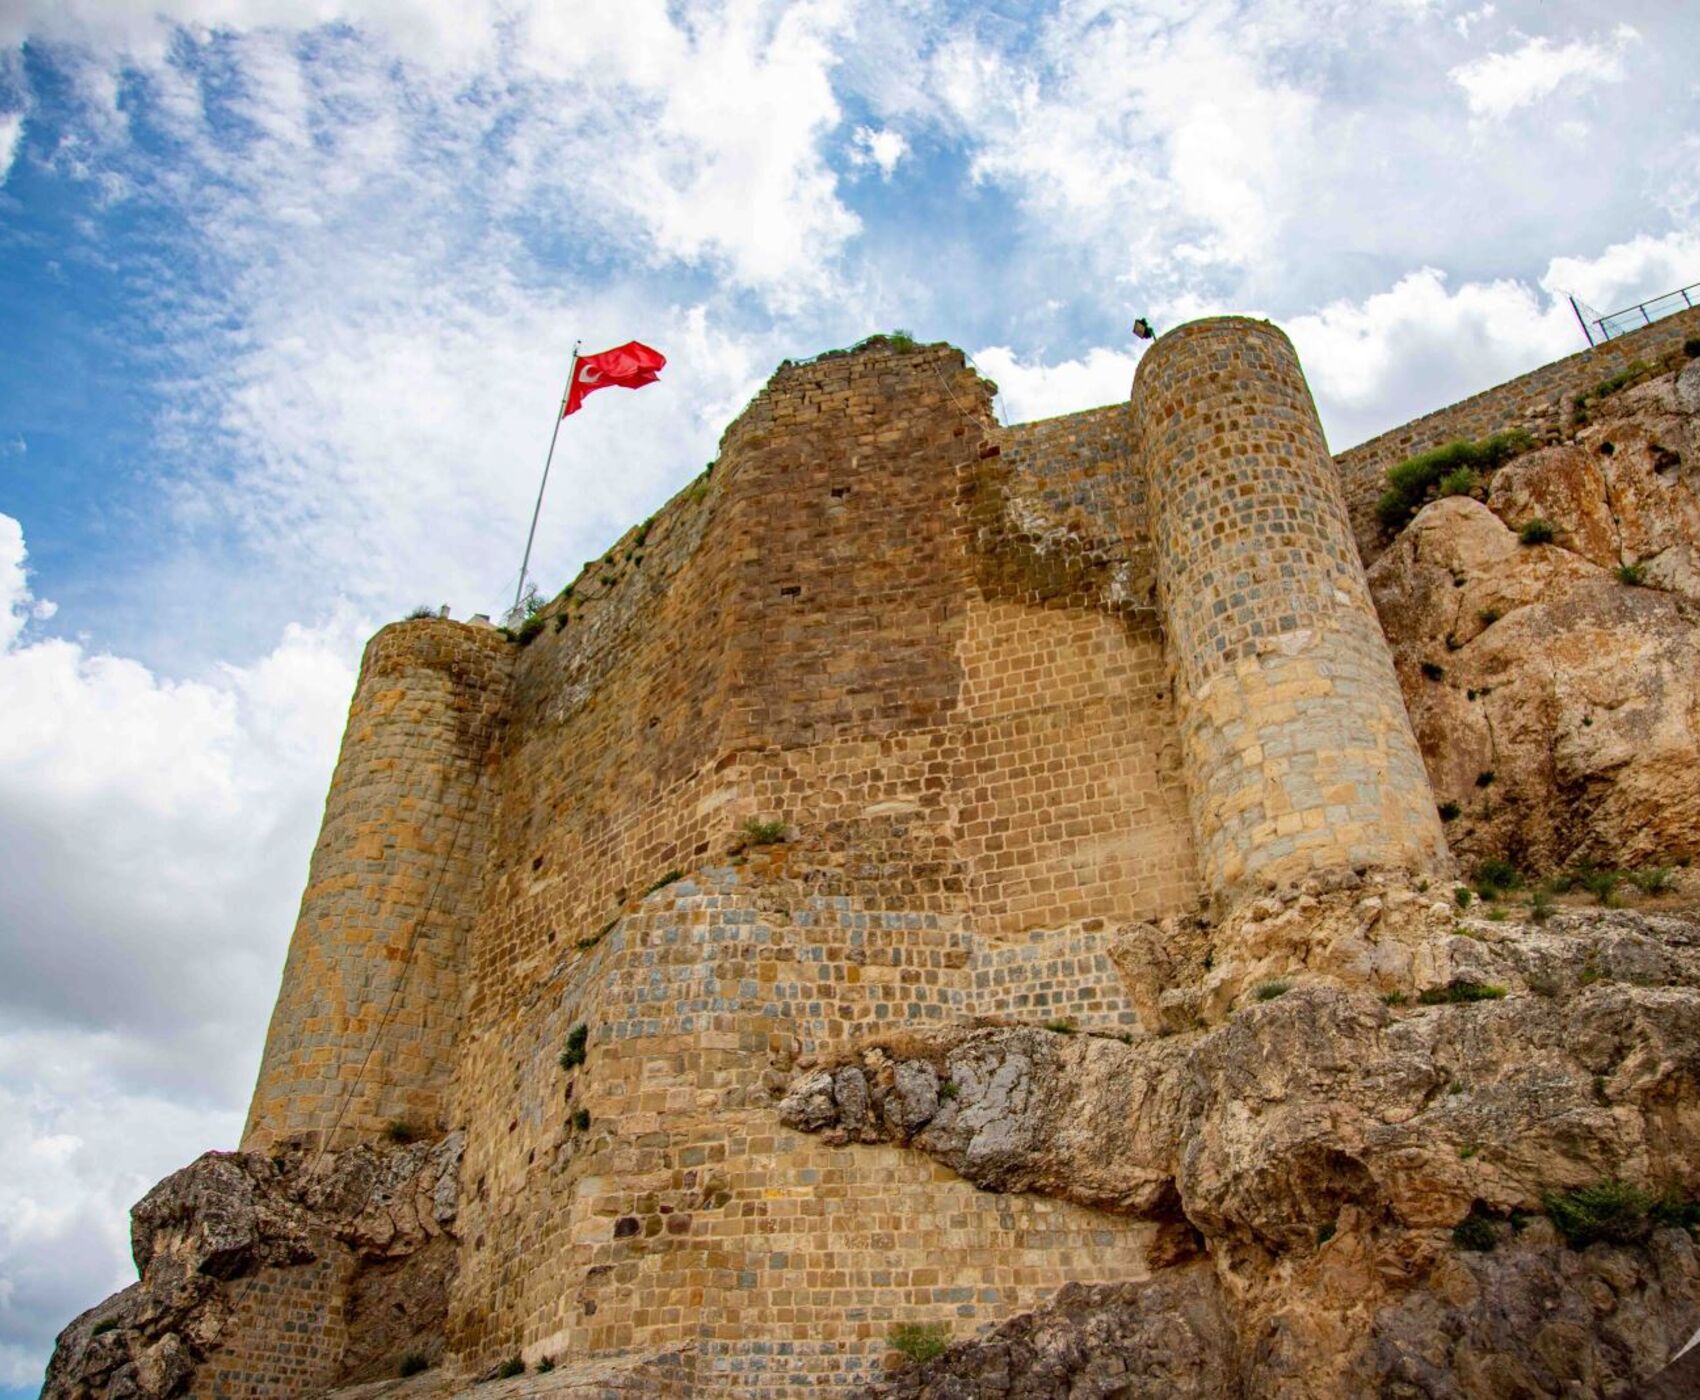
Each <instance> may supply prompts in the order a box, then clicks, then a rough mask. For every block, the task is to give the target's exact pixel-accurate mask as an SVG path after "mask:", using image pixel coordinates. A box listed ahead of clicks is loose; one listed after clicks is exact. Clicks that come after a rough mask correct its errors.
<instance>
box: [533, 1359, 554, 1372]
mask: <svg viewBox="0 0 1700 1400" xmlns="http://www.w3.org/2000/svg"><path fill="white" fill-rule="evenodd" d="M536 1369H537V1374H538V1375H540V1376H546V1375H548V1374H549V1372H551V1371H553V1370H554V1369H555V1358H554V1357H552V1356H540V1357H538V1358H537V1368H536Z"/></svg>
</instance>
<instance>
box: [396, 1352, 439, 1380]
mask: <svg viewBox="0 0 1700 1400" xmlns="http://www.w3.org/2000/svg"><path fill="white" fill-rule="evenodd" d="M430 1369H431V1363H430V1362H429V1361H427V1360H426V1359H425V1358H424V1357H423V1356H421V1355H420V1354H419V1353H418V1352H416V1351H410V1352H408V1353H407V1355H406V1356H404V1357H402V1358H401V1360H400V1361H398V1362H397V1363H396V1368H395V1373H396V1375H398V1376H417V1375H418V1374H419V1373H420V1372H421V1371H428V1370H430Z"/></svg>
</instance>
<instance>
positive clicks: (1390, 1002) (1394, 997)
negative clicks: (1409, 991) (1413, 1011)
mask: <svg viewBox="0 0 1700 1400" xmlns="http://www.w3.org/2000/svg"><path fill="white" fill-rule="evenodd" d="M1409 1000H1410V998H1409V997H1408V996H1406V995H1405V994H1404V993H1403V992H1384V993H1382V997H1381V1003H1382V1005H1383V1006H1403V1005H1404V1004H1405V1003H1406V1002H1407V1001H1409Z"/></svg>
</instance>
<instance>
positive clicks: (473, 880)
mask: <svg viewBox="0 0 1700 1400" xmlns="http://www.w3.org/2000/svg"><path fill="white" fill-rule="evenodd" d="M515 650H516V649H515V648H514V647H513V646H512V645H511V644H510V643H509V642H508V641H507V640H506V639H505V638H504V637H503V636H502V634H501V633H500V632H498V631H496V630H495V629H494V628H490V627H473V626H467V625H464V624H461V623H456V622H447V621H437V620H434V619H432V620H421V621H415V622H403V623H396V624H395V625H393V626H390V627H386V628H384V629H383V630H382V631H381V632H379V633H378V634H377V636H375V637H373V638H372V640H371V641H370V642H369V643H368V644H367V647H366V655H365V657H364V659H363V660H362V662H361V666H360V681H359V684H358V685H357V686H356V687H355V692H354V701H353V704H352V705H351V706H350V708H349V714H348V728H347V730H346V731H345V732H344V735H343V741H342V754H341V756H340V757H339V758H338V760H337V766H336V773H335V775H334V776H333V777H332V779H331V789H330V795H329V796H328V797H327V798H326V800H325V819H324V824H323V826H322V827H321V828H320V831H319V842H318V845H317V846H316V847H315V848H314V850H313V861H312V866H311V869H310V870H309V872H308V876H307V892H306V894H305V895H304V896H303V897H302V900H301V913H300V916H299V918H298V919H297V921H296V925H295V933H294V936H293V937H292V938H291V940H290V944H289V957H288V960H287V961H286V963H285V964H284V969H283V986H282V989H281V990H280V991H279V993H278V999H277V1006H276V1009H275V1010H274V1011H273V1012H272V1021H271V1029H270V1031H269V1032H268V1034H267V1036H266V1050H265V1056H264V1058H263V1059H262V1061H261V1064H260V1076H259V1082H258V1084H257V1085H256V1086H255V1089H254V1101H253V1104H252V1105H251V1107H250V1108H249V1110H248V1126H247V1129H246V1131H245V1132H244V1133H243V1135H242V1145H243V1147H244V1148H246V1149H248V1150H252V1151H263V1150H265V1149H266V1148H268V1147H269V1146H270V1145H271V1144H273V1143H275V1142H277V1141H279V1140H280V1139H283V1138H288V1137H297V1136H311V1137H316V1138H318V1139H319V1140H321V1141H325V1140H327V1139H334V1142H332V1143H331V1145H341V1144H346V1143H350V1142H358V1141H370V1140H372V1139H374V1138H376V1137H377V1136H379V1135H380V1134H382V1133H383V1132H385V1131H386V1129H388V1128H389V1127H390V1125H392V1124H406V1125H408V1127H409V1128H411V1129H413V1130H414V1131H418V1132H423V1133H429V1132H433V1131H435V1130H437V1129H438V1128H439V1127H441V1126H443V1125H442V1124H441V1122H440V1120H441V1117H442V1112H443V1105H444V1098H445V1094H446V1091H447V1088H448V1082H449V1076H450V1071H451V1068H452V1063H453V1061H452V1053H453V1047H454V1040H455V1037H456V1036H457V1034H458V1033H459V1031H460V1016H461V975H462V965H463V961H464V956H465V950H466V943H467V936H468V932H469V930H470V928H471V926H472V922H473V919H474V918H475V916H476V914H477V901H478V894H479V883H480V876H481V874H482V871H483V868H484V864H485V858H486V854H487V851H488V842H489V836H490V825H491V821H492V812H493V811H494V807H495V791H494V789H495V784H494V782H492V781H485V780H484V773H485V770H486V768H487V767H488V766H489V765H490V764H492V763H493V762H494V761H495V731H496V727H497V724H498V722H499V720H500V715H501V709H502V704H503V702H504V699H505V697H506V694H507V688H508V682H509V679H510V676H511V673H512V666H513V661H512V657H513V654H514V651H515Z"/></svg>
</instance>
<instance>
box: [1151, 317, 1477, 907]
mask: <svg viewBox="0 0 1700 1400" xmlns="http://www.w3.org/2000/svg"><path fill="white" fill-rule="evenodd" d="M1133 405H1134V419H1135V425H1136V426H1135V434H1136V444H1137V451H1138V454H1139V460H1140V463H1141V469H1142V470H1143V471H1144V472H1145V474H1146V500H1147V508H1148V510H1149V511H1150V517H1151V537H1152V541H1153V544H1154V546H1155V549H1156V554H1157V593H1158V603H1159V606H1160V608H1161V609H1162V616H1163V621H1164V625H1165V627H1166V629H1167V632H1168V642H1169V652H1170V657H1171V662H1170V664H1171V667H1172V670H1173V673H1174V677H1175V684H1176V699H1177V702H1178V705H1179V711H1180V724H1181V733H1182V741H1183V745H1184V752H1185V757H1186V769H1187V781H1188V785H1189V798H1190V805H1191V813H1192V821H1193V828H1194V834H1195V837H1196V840H1197V850H1198V861H1199V872H1200V875H1201V876H1202V877H1203V881H1204V886H1205V888H1206V889H1207V890H1209V891H1211V892H1212V893H1215V894H1221V895H1232V894H1233V893H1235V892H1237V891H1239V890H1242V889H1244V888H1246V887H1247V886H1249V885H1250V884H1252V883H1253V882H1255V881H1267V882H1277V881H1281V880H1286V879H1291V878H1294V877H1297V876H1302V875H1304V874H1306V873H1308V872H1310V871H1313V870H1320V869H1325V868H1330V867H1346V866H1356V867H1366V866H1385V867H1402V868H1406V869H1415V870H1432V869H1436V868H1438V867H1440V866H1442V865H1443V864H1444V863H1445V862H1446V861H1447V855H1446V846H1445V838H1444V837H1443V835H1442V833H1441V828H1440V817H1439V814H1438V813H1437V812H1436V810H1435V804H1434V796H1433V793H1432V791H1431V789H1430V787H1429V781H1428V775H1427V773H1426V772H1425V771H1424V768H1423V763H1422V758H1421V756H1420V755H1419V753H1418V751H1417V744H1416V740H1415V738H1414V737H1413V735H1412V733H1411V723H1410V718H1409V716H1408V715H1407V714H1406V712H1405V702H1404V699H1403V697H1402V696H1401V694H1400V691H1399V683H1398V681H1397V679H1396V678H1395V676H1394V672H1393V659H1392V657H1391V655H1390V654H1389V652H1388V650H1387V643H1386V641H1385V639H1384V638H1383V636H1382V632H1381V626H1380V623H1379V622H1378V621H1377V619H1376V615H1375V609H1374V606H1373V605H1372V604H1371V602H1370V596H1369V588H1368V585H1367V584H1366V582H1365V580H1364V571H1363V564H1362V562H1361V561H1360V559H1359V558H1358V553H1357V549H1356V548H1355V546H1354V545H1353V542H1352V532H1351V528H1350V526H1349V525H1348V523H1347V517H1346V507H1345V502H1344V500H1343V498H1342V496H1341V492H1340V485H1339V481H1338V479H1337V477H1336V474H1335V470H1334V463H1333V460H1332V459H1331V458H1330V457H1329V455H1328V449H1327V448H1326V446H1325V445H1324V443H1323V437H1322V428H1321V425H1320V423H1319V422H1318V421H1317V416H1316V407H1315V405H1314V404H1313V403H1312V401H1311V396H1310V389H1309V387H1308V386H1307V385H1306V383H1305V378H1304V373H1303V371H1302V370H1301V369H1300V368H1299V362H1298V357H1297V355H1295V354H1294V352H1293V347H1292V345H1291V343H1290V342H1289V341H1288V340H1287V337H1286V336H1285V335H1283V334H1282V333H1281V332H1280V331H1279V330H1277V329H1276V328H1275V327H1274V326H1273V325H1270V324H1269V323H1268V322H1266V321H1254V320H1250V319H1247V318H1244V317H1238V316H1227V317H1220V318H1213V319H1210V320H1205V321H1195V322H1192V323H1191V324H1189V325H1185V326H1182V327H1180V328H1179V329H1178V330H1174V331H1171V332H1169V333H1168V334H1167V335H1165V336H1163V337H1162V338H1161V339H1160V340H1158V341H1157V342H1156V344H1154V345H1153V346H1152V347H1151V348H1150V350H1149V351H1147V352H1146V354H1145V357H1144V358H1143V359H1142V360H1141V361H1140V363H1139V369H1138V372H1137V373H1136V375H1135V376H1134V384H1133Z"/></svg>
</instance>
